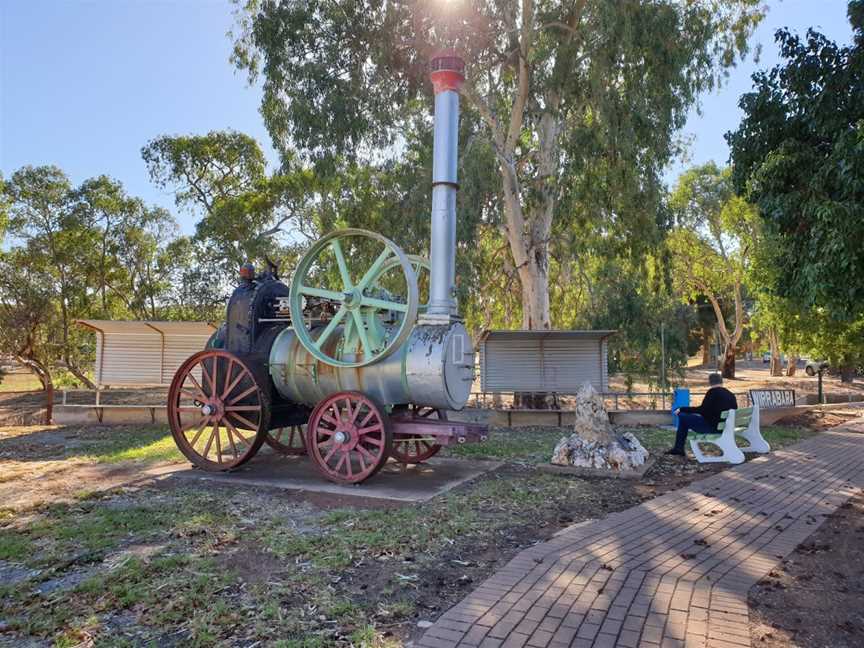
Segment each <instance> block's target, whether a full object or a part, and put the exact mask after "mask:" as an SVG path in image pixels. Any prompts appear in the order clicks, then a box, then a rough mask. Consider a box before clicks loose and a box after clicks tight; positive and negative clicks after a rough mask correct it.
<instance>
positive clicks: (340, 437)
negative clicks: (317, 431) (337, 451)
mask: <svg viewBox="0 0 864 648" xmlns="http://www.w3.org/2000/svg"><path fill="white" fill-rule="evenodd" d="M348 439H349V437H348V435H347V434H345V433H344V432H342V431H339V432H337V433H336V434H334V435H333V440H334V441H336V443H345V442H346V441H348Z"/></svg>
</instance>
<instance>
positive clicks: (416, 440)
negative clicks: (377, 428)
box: [390, 405, 447, 464]
mask: <svg viewBox="0 0 864 648" xmlns="http://www.w3.org/2000/svg"><path fill="white" fill-rule="evenodd" d="M411 414H412V417H413V418H431V419H440V420H442V421H446V420H447V416H446V414H444V412H442V411H441V410H438V409H435V408H434V407H419V406H417V405H412V406H411ZM440 449H441V445H440V444H438V443H435V442H434V441H430V440H429V437H428V436H423V435H422V434H394V435H393V449H392V450H391V451H390V456H391V457H393V458H394V459H395V460H396V461H398V462H399V463H404V464H418V463H422V462H424V461H426V460H428V459H431V458H432V457H434V456H435V455H436V454H438V451H439V450H440Z"/></svg>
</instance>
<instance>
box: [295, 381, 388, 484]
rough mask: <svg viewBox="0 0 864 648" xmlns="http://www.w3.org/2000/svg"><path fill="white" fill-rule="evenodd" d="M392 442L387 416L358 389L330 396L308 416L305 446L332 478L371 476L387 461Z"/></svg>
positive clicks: (347, 480) (349, 480) (347, 479)
mask: <svg viewBox="0 0 864 648" xmlns="http://www.w3.org/2000/svg"><path fill="white" fill-rule="evenodd" d="M391 445H392V437H391V434H390V426H389V421H388V419H387V416H386V415H385V414H384V412H383V410H382V409H381V408H380V407H379V406H378V405H377V404H376V403H375V402H374V401H373V400H372V399H370V398H369V397H368V396H364V395H363V394H361V393H359V392H340V393H338V394H333V395H332V396H329V397H328V398H326V399H324V400H323V401H321V402H320V403H318V406H317V407H316V408H315V410H314V411H313V412H312V416H311V417H310V418H309V426H308V428H307V430H306V448H307V450H308V451H309V454H310V455H311V457H312V459H313V460H314V461H315V463H316V464H317V465H318V469H319V470H320V471H321V473H322V474H323V475H324V476H325V477H326V478H327V479H329V480H330V481H334V482H339V483H347V484H356V483H359V482H362V481H363V480H364V479H369V477H371V476H372V475H374V474H375V473H376V472H378V471H379V470H380V469H381V467H382V466H383V465H384V464H385V463H386V462H387V457H389V456H390V449H391Z"/></svg>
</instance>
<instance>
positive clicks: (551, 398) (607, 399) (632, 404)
mask: <svg viewBox="0 0 864 648" xmlns="http://www.w3.org/2000/svg"><path fill="white" fill-rule="evenodd" d="M705 393H706V392H704V391H701V392H695V391H691V392H690V402H691V404H697V405H698V403H700V402H701V401H702V397H703V396H704V395H705ZM732 393H733V394H735V398H736V399H738V405H739V407H750V392H749V391H743V392H732ZM599 394H600V396H602V397H603V402H604V404H605V405H606V409H609V410H613V411H620V410H635V409H650V410H656V409H660V410H666V409H667V408H669V407H671V406H672V398H673V393H672V392H668V391H666V392H663V391H660V392H599ZM538 398H539V399H543V400H544V401H545V403H546V405H547V407H545V408H537V407H530V406H524V405H522V403H523V402H525V401H530V402H532V403H533V402H536V401H537V399H538ZM469 402H470V403H471V404H472V405H474V406H475V407H481V408H486V409H508V410H525V411H528V410H537V411H553V412H554V411H561V410H564V411H569V410H572V409H573V408H574V407H575V403H576V394H575V393H560V392H552V393H549V392H547V393H539V392H538V393H534V392H512V391H510V392H482V391H481V392H472V393H471V399H470V401H469Z"/></svg>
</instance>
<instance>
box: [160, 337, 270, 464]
mask: <svg viewBox="0 0 864 648" xmlns="http://www.w3.org/2000/svg"><path fill="white" fill-rule="evenodd" d="M268 415H269V411H268V407H267V402H266V394H265V393H264V392H263V391H262V390H261V388H260V387H259V385H258V382H257V381H256V380H255V376H254V375H253V374H252V372H251V371H250V369H249V367H247V366H246V364H244V363H243V361H242V360H240V359H239V358H237V357H236V356H234V355H233V354H232V353H229V352H228V351H222V350H216V349H210V350H207V351H201V352H199V353H196V354H195V355H193V356H192V357H190V358H189V359H188V360H186V362H184V363H183V364H182V365H181V366H180V369H178V370H177V373H176V374H175V375H174V380H172V381H171V388H170V389H169V390H168V422H169V425H170V426H171V434H172V436H173V437H174V441H175V443H176V444H177V447H178V448H179V449H180V451H181V452H182V453H183V454H184V455H185V456H186V458H187V459H189V461H191V462H192V463H193V464H195V465H196V466H198V467H199V468H202V469H204V470H214V471H219V470H231V469H232V468H236V467H237V466H240V465H241V464H243V463H245V462H247V461H249V459H251V458H252V457H253V456H254V455H255V453H256V452H258V449H259V448H260V447H261V443H262V442H263V436H264V435H263V434H261V431H262V430H266V429H267V417H268Z"/></svg>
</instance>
